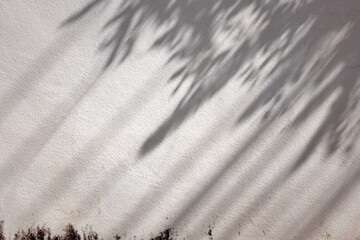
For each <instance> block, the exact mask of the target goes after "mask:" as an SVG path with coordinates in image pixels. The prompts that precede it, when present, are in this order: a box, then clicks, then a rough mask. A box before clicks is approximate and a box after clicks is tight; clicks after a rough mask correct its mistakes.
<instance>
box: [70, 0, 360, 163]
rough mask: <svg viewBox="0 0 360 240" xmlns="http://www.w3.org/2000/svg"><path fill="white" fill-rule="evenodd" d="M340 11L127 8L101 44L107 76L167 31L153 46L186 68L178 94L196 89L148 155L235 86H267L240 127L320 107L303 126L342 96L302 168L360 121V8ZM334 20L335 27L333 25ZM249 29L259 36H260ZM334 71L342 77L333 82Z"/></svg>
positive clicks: (301, 118) (264, 6)
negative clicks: (154, 34) (144, 34)
mask: <svg viewBox="0 0 360 240" xmlns="http://www.w3.org/2000/svg"><path fill="white" fill-rule="evenodd" d="M98 2H100V0H96V1H93V2H91V3H90V4H89V5H87V6H86V7H84V8H83V9H82V10H81V11H79V12H78V13H76V14H74V15H73V16H71V17H70V18H68V20H66V21H65V23H66V24H70V23H72V22H74V21H76V20H77V19H79V18H81V17H83V16H84V15H85V14H86V12H87V11H90V9H91V8H92V7H93V6H95V5H96V3H98ZM349 4H351V2H349ZM334 5H336V3H332V4H322V3H321V1H313V2H302V3H295V2H292V1H284V2H274V1H268V2H267V1H259V0H256V1H250V0H244V1H235V0H222V1H215V0H210V1H206V3H205V2H204V1H201V0H186V1H166V0H151V1H150V0H147V1H122V2H120V4H119V5H118V9H117V10H116V11H115V13H114V14H113V15H112V16H110V17H109V19H108V21H107V22H106V24H104V26H103V30H104V31H108V30H112V32H111V34H110V36H106V37H104V40H103V42H102V43H101V44H100V49H102V50H104V51H105V50H107V51H109V56H108V58H107V61H106V63H105V66H104V69H106V68H108V67H109V66H110V65H112V64H119V63H121V62H122V61H124V60H125V59H126V58H127V57H128V56H129V54H131V52H132V50H133V47H134V45H135V43H136V41H138V39H139V36H141V30H142V29H143V28H144V27H146V26H147V24H149V23H151V24H153V25H155V27H157V28H165V29H166V30H165V31H162V32H161V34H160V36H158V38H157V39H156V41H154V42H153V44H152V48H165V49H168V51H169V53H170V54H171V57H170V58H169V62H171V61H175V60H181V61H182V62H184V64H183V65H181V66H179V68H178V70H177V71H176V72H175V73H174V74H173V76H172V77H171V78H170V79H169V81H174V82H177V87H176V88H175V89H174V94H175V93H176V92H177V91H178V90H179V88H181V87H184V86H183V85H184V82H188V83H189V82H190V83H189V85H188V87H187V90H186V93H185V94H184V96H183V98H182V99H181V101H180V102H179V103H178V106H177V107H176V108H175V109H174V110H173V112H172V113H171V114H170V115H169V117H168V118H167V119H166V120H165V121H164V122H163V123H162V124H160V126H159V127H158V128H157V129H156V130H155V131H154V132H153V134H152V135H151V136H150V137H149V138H148V139H147V140H146V141H145V142H144V144H143V146H142V148H141V150H140V153H139V154H140V156H142V155H146V154H147V153H149V152H150V151H152V150H153V149H154V148H156V147H157V146H158V145H159V144H160V143H161V142H162V141H163V140H164V139H165V138H166V137H167V136H169V134H171V133H172V132H173V131H174V130H176V129H177V128H179V127H180V126H181V125H182V123H183V122H184V121H186V120H187V119H188V118H189V117H190V116H192V115H193V114H195V113H196V112H197V110H198V109H199V108H200V107H201V106H202V105H203V104H204V103H205V102H207V101H208V100H209V99H211V98H212V97H213V96H214V95H215V94H216V93H218V92H219V91H220V90H222V89H223V88H224V87H225V86H226V85H227V84H228V83H229V82H230V81H234V80H240V82H239V84H248V85H247V87H248V86H249V85H250V86H251V87H253V88H255V87H257V88H259V87H260V86H261V85H266V86H267V87H265V88H263V90H262V91H261V92H260V94H258V96H257V97H256V98H255V100H253V101H252V102H250V103H249V104H248V108H247V109H246V110H245V111H244V112H243V113H241V114H240V116H239V119H238V123H241V122H242V121H244V120H245V119H247V118H249V117H251V116H252V115H254V113H255V112H258V111H262V110H263V109H266V111H265V114H264V117H263V121H274V120H275V119H276V118H279V117H281V116H283V115H284V114H285V113H286V112H287V111H288V110H289V109H291V108H292V107H293V106H294V105H296V104H297V101H299V99H301V98H304V96H307V97H310V98H311V101H309V102H308V103H306V106H304V107H303V108H302V110H301V112H299V113H298V114H297V116H296V118H295V119H294V120H293V121H292V123H291V124H290V125H294V126H295V125H299V124H302V123H303V122H305V121H306V120H307V119H308V118H309V116H310V115H311V114H312V113H313V112H315V111H316V110H318V109H319V108H320V107H321V105H322V103H323V102H325V101H326V100H327V98H328V96H330V95H332V94H333V93H337V92H338V91H339V92H340V94H339V95H338V96H337V97H336V99H335V100H334V102H333V104H332V112H331V113H329V115H328V116H327V117H326V120H325V121H324V122H323V124H322V125H321V127H319V129H318V131H317V133H316V134H315V135H314V137H313V139H312V141H311V142H310V143H309V147H308V149H307V150H306V151H305V152H304V154H303V156H302V157H301V159H300V160H299V164H298V165H300V163H301V162H302V161H304V159H306V158H307V156H308V155H309V154H311V152H312V151H313V148H314V147H315V146H316V145H317V143H318V142H319V141H320V140H321V139H323V138H325V137H326V138H327V140H328V148H329V153H331V152H333V151H334V150H335V149H336V148H337V147H338V146H339V145H341V144H342V143H343V141H344V140H345V139H347V138H348V137H350V135H351V134H353V132H352V131H351V129H353V128H354V124H353V123H350V122H349V120H348V119H349V114H350V115H351V111H352V109H353V108H354V107H356V105H357V103H358V100H359V91H358V85H359V84H358V77H359V68H358V67H357V66H358V65H359V63H358V62H356V61H359V60H358V57H359V56H360V53H359V50H358V49H354V48H356V44H357V43H358V42H357V40H358V36H357V35H356V33H358V29H359V28H358V27H359V26H358V22H356V19H357V16H358V12H357V11H355V10H354V9H342V10H341V9H340V10H339V11H337V12H333V9H334ZM244 16H245V17H244ZM246 18H252V19H250V20H248V19H246ZM329 19H330V21H331V23H332V24H328V21H329ZM246 21H248V22H249V23H248V24H250V25H249V26H247V25H246ZM247 27H253V28H257V29H256V31H253V34H250V33H251V31H249V30H248V29H247ZM219 41H220V42H219ZM221 41H224V42H225V41H230V42H231V45H230V46H229V47H222V46H221V43H222V42H221ZM257 58H260V59H261V60H256V59H257ZM333 69H338V71H337V72H336V73H333V74H334V75H333V76H327V74H328V73H329V72H331V71H332V70H333ZM329 78H331V79H329ZM350 148H351V146H349V149H350Z"/></svg>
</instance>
